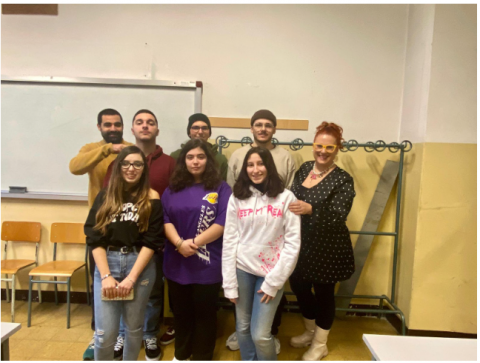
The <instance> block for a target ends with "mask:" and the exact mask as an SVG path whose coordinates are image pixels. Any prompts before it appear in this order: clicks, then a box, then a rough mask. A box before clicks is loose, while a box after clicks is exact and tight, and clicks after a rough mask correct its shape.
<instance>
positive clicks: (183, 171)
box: [170, 139, 222, 192]
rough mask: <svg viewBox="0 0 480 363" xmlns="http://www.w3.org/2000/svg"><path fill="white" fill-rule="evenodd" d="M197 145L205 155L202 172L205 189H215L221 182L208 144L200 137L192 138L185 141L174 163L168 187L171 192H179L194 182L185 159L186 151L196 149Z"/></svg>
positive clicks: (216, 164)
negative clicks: (205, 161) (205, 163)
mask: <svg viewBox="0 0 480 363" xmlns="http://www.w3.org/2000/svg"><path fill="white" fill-rule="evenodd" d="M197 147H199V148H201V149H202V150H203V151H204V152H205V155H206V156H207V165H205V171H204V172H203V174H202V184H203V187H204V188H205V190H212V189H215V188H217V187H218V186H219V185H220V183H221V182H222V178H221V176H220V171H219V169H218V163H217V161H216V160H215V157H214V155H213V153H212V150H211V146H210V144H209V143H208V142H206V141H203V140H201V139H192V140H190V141H189V142H187V143H186V144H185V145H184V146H183V148H182V150H181V151H180V155H179V156H178V159H177V164H176V165H175V170H174V171H173V174H172V176H171V178H170V189H171V190H172V191H173V192H179V191H181V190H183V189H185V188H186V187H189V186H192V185H193V184H194V183H195V179H194V177H193V175H192V174H190V172H189V171H188V169H187V164H186V162H185V159H186V157H187V153H188V152H189V151H190V150H192V149H196V148H197Z"/></svg>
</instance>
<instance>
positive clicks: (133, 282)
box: [127, 276, 135, 285]
mask: <svg viewBox="0 0 480 363" xmlns="http://www.w3.org/2000/svg"><path fill="white" fill-rule="evenodd" d="M127 279H129V280H130V282H131V283H132V284H134V285H135V281H133V280H132V279H131V278H130V277H128V276H127Z"/></svg>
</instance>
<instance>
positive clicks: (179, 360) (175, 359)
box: [172, 355, 190, 362]
mask: <svg viewBox="0 0 480 363" xmlns="http://www.w3.org/2000/svg"><path fill="white" fill-rule="evenodd" d="M186 360H190V358H188V359H183V360H182V359H177V358H175V355H174V356H173V359H172V361H178V362H183V361H186Z"/></svg>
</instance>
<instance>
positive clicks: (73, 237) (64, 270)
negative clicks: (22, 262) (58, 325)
mask: <svg viewBox="0 0 480 363" xmlns="http://www.w3.org/2000/svg"><path fill="white" fill-rule="evenodd" d="M50 242H52V243H53V261H52V262H47V263H46V264H43V265H41V266H38V267H36V268H34V269H33V270H32V271H30V274H29V275H30V283H29V286H28V324H27V326H28V327H30V325H31V324H30V323H31V316H32V285H33V284H39V285H40V284H54V287H55V304H57V305H58V291H57V285H58V284H63V285H67V329H69V328H70V279H71V277H72V275H73V273H74V272H75V271H77V270H79V269H81V268H82V267H85V281H86V287H87V303H88V305H90V290H89V287H88V285H89V283H88V268H87V251H88V249H87V245H86V237H85V234H84V233H83V223H53V224H52V229H51V232H50ZM57 243H67V244H68V243H79V244H85V261H57ZM35 276H37V277H39V276H50V277H53V281H52V280H34V279H33V278H34V277H35ZM57 277H66V278H67V280H66V281H58V280H57Z"/></svg>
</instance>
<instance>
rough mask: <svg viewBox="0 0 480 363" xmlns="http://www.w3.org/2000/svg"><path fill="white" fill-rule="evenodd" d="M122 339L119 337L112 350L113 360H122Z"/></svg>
mask: <svg viewBox="0 0 480 363" xmlns="http://www.w3.org/2000/svg"><path fill="white" fill-rule="evenodd" d="M123 344H124V342H123V337H122V336H121V335H119V336H118V337H117V342H116V343H115V347H114V348H113V360H123Z"/></svg>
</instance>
